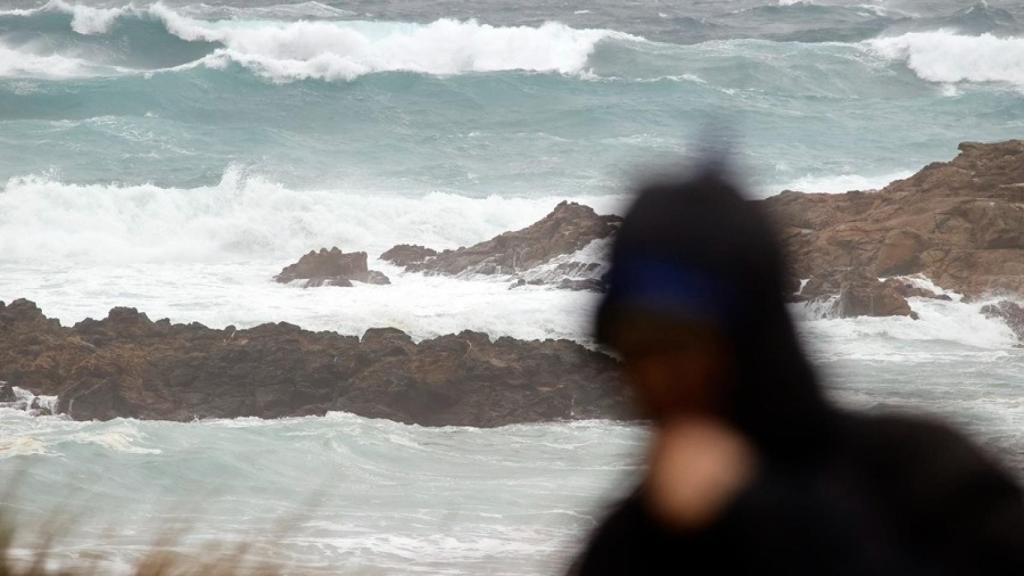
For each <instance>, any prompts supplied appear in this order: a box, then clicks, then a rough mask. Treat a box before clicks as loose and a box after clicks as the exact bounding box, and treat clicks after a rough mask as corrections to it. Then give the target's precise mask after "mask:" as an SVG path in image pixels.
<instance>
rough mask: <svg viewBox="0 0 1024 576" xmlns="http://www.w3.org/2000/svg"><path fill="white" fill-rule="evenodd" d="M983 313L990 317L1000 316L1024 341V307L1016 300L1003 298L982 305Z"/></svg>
mask: <svg viewBox="0 0 1024 576" xmlns="http://www.w3.org/2000/svg"><path fill="white" fill-rule="evenodd" d="M981 313H982V314H984V315H985V316H987V317H989V318H998V319H1000V320H1002V321H1004V322H1006V325H1007V326H1009V327H1010V330H1013V333H1014V334H1016V335H1017V339H1018V340H1020V341H1021V342H1024V307H1021V305H1020V304H1017V303H1016V302H1010V301H1009V300H1001V301H999V302H997V303H995V304H986V305H984V306H982V307H981Z"/></svg>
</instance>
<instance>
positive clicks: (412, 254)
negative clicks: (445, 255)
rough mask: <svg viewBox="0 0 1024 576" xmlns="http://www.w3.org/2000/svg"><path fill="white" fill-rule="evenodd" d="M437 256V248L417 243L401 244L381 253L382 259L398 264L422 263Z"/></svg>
mask: <svg viewBox="0 0 1024 576" xmlns="http://www.w3.org/2000/svg"><path fill="white" fill-rule="evenodd" d="M434 256H437V250H434V249H431V248H427V247H425V246H419V245H417V244H399V245H397V246H394V247H392V248H391V249H390V250H388V251H387V252H384V253H383V254H381V255H380V259H381V260H383V261H385V262H390V263H392V264H394V265H396V266H411V265H414V264H422V263H423V262H426V261H427V260H428V259H430V258H433V257H434Z"/></svg>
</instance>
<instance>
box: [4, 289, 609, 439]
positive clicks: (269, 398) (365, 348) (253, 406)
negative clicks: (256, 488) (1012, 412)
mask: <svg viewBox="0 0 1024 576" xmlns="http://www.w3.org/2000/svg"><path fill="white" fill-rule="evenodd" d="M0 380H6V381H7V382H8V383H9V384H10V385H12V386H18V387H21V388H24V389H27V390H31V391H32V392H33V393H36V394H56V395H58V396H59V400H58V404H57V412H60V413H63V414H67V415H70V416H71V417H72V418H75V419H109V418H114V417H119V416H123V417H133V418H148V419H167V420H192V419H193V418H214V417H217V418H230V417H239V416H259V417H264V418H274V417H282V416H297V415H310V414H323V413H325V412H327V411H329V410H341V411H347V412H352V413H355V414H359V415H362V416H368V417H377V418H389V419H392V420H397V421H400V422H408V423H416V424H422V425H428V426H438V425H467V426H498V425H503V424H510V423H514V422H535V421H547V420H557V419H570V418H623V417H626V416H628V415H627V414H626V412H625V410H626V407H627V406H628V399H627V398H625V396H624V395H625V389H624V387H623V386H622V385H621V384H620V382H619V378H618V365H617V362H616V361H615V360H613V359H612V358H610V357H608V356H607V355H604V354H602V353H599V352H595V351H592V350H589V349H587V348H584V347H583V346H580V345H579V344H576V343H573V342H570V341H567V340H546V341H522V340H516V339H512V338H498V339H497V340H491V339H490V338H489V337H488V336H487V335H486V334H481V333H478V332H469V331H465V332H461V333H459V334H450V335H447V336H441V337H438V338H434V339H431V340H425V341H422V342H419V343H416V342H413V341H412V339H411V338H410V337H409V336H408V335H407V334H405V333H403V332H401V331H399V330H396V329H393V328H381V329H374V330H368V331H367V332H366V333H365V334H364V335H363V337H362V338H361V339H360V338H357V337H355V336H342V335H339V334H336V333H333V332H310V331H307V330H303V329H301V328H299V327H298V326H294V325H291V324H286V323H277V324H264V325H261V326H257V327H254V328H250V329H247V330H236V329H235V328H234V327H227V328H225V329H222V330H216V329H212V328H207V327H205V326H203V325H201V324H197V323H192V324H172V323H171V322H170V321H168V320H159V321H156V322H154V321H151V320H150V319H149V318H148V317H147V316H146V315H145V314H142V313H140V312H138V311H136V310H135V309H132V308H114V309H112V310H111V311H110V314H109V315H108V316H107V317H106V318H105V319H103V320H91V319H90V320H84V321H82V322H79V323H78V324H76V325H75V326H73V327H70V328H68V327H63V326H61V325H60V323H59V322H58V321H56V320H52V319H48V318H46V317H45V316H44V315H43V313H42V312H41V311H40V310H39V308H37V307H36V305H35V304H33V303H32V302H29V301H27V300H16V301H14V302H11V303H10V304H9V305H4V304H3V303H2V302H0Z"/></svg>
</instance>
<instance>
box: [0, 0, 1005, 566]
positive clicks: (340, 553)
mask: <svg viewBox="0 0 1024 576" xmlns="http://www.w3.org/2000/svg"><path fill="white" fill-rule="evenodd" d="M1021 22H1024V5H1021V4H1020V3H1019V2H1016V3H1015V2H989V3H979V4H971V3H969V2H957V1H951V0H904V1H899V0H897V1H887V2H871V3H856V2H820V3H803V2H778V3H775V2H770V3H766V2H757V1H754V0H741V1H735V0H729V1H721V2H702V1H692V2H681V3H673V4H672V5H671V6H667V5H661V4H657V3H628V2H622V1H615V0H598V1H595V2H582V1H581V2H574V1H568V2H558V3H551V2H546V1H542V0H521V1H518V2H515V3H508V2H497V1H494V0H487V1H484V2H473V3H466V2H459V1H455V0H432V1H431V2H405V1H398V0H386V1H383V2H380V1H373V2H371V1H369V0H366V1H363V0H359V1H352V2H333V1H332V2H309V1H307V2H299V3H282V2H272V1H260V2H234V3H232V2H213V3H203V4H199V3H195V2H193V3H188V2H186V1H180V0H178V1H166V2H162V3H156V4H150V3H148V2H141V1H140V2H136V3H134V4H132V5H128V6H126V5H123V4H118V3H114V2H106V3H100V2H96V3H92V4H90V5H83V4H72V3H69V2H64V1H59V0H58V1H52V2H49V3H47V4H45V5H44V4H40V3H38V2H32V1H23V0H15V1H14V2H5V3H3V4H2V5H0V300H5V301H10V300H12V299H15V298H20V297H27V298H30V299H33V300H35V301H36V302H38V303H39V305H40V306H41V307H42V309H43V311H44V312H45V313H46V314H47V315H49V316H51V317H55V318H58V319H60V321H61V322H63V323H64V324H66V325H67V324H71V323H74V322H77V321H80V320H82V319H83V318H86V317H93V318H96V317H103V316H105V314H106V311H107V310H108V309H109V308H111V307H113V306H118V305H128V306H136V307H138V308H139V309H140V310H143V311H146V312H148V313H149V314H150V316H151V317H152V318H154V319H156V318H161V317H169V318H171V319H172V320H174V321H176V322H192V321H199V322H203V323H206V324H208V325H211V326H226V325H228V324H234V325H236V326H252V325H255V324H258V323H261V322H268V321H289V322H293V323H296V324H299V325H301V326H303V327H306V328H309V329H318V330H335V331H338V332H342V333H346V334H359V333H361V332H362V331H363V330H365V329H367V328H369V327H374V326H395V327H398V328H401V329H403V330H406V331H408V332H409V333H410V334H411V335H412V336H413V337H414V338H416V339H421V338H427V337H432V336H435V335H438V334H444V333H450V332H457V331H459V330H462V329H465V328H469V329H474V330H480V331H485V332H488V333H490V334H491V335H492V336H495V337H497V336H502V335H508V336H514V337H519V338H549V337H558V338H571V339H575V340H578V341H581V342H584V343H589V341H590V338H589V333H590V332H589V322H590V319H591V315H592V312H593V308H594V305H595V301H594V297H593V296H592V295H589V294H581V293H569V292H565V291H557V290H549V289H546V288H540V287H527V288H523V289H517V290H514V291H510V290H508V279H507V278H498V279H485V278H474V279H451V278H428V277H423V276H420V275H418V274H412V273H405V272H403V271H401V270H398V269H395V268H393V267H389V266H388V265H387V264H385V263H382V262H380V261H378V260H377V259H376V256H377V255H379V254H380V253H381V252H382V251H384V250H385V249H387V248H388V247H390V246H391V245H393V244H396V243H399V242H412V243H420V244H426V245H430V246H433V247H436V248H454V247H457V246H460V245H467V244H471V243H474V242H477V241H480V240H484V239H487V238H489V237H491V236H494V235H496V234H498V233H501V232H503V231H506V230H510V229H515V228H519V227H522V226H526V225H528V224H530V223H531V222H533V221H536V220H537V219H539V218H541V217H542V216H543V215H544V214H546V213H547V212H548V211H550V210H551V208H552V207H553V206H554V205H555V204H556V203H557V202H558V201H560V200H562V199H566V198H568V199H573V200H577V201H581V202H585V203H587V204H589V205H591V206H594V207H595V208H597V209H598V210H599V211H600V212H621V210H622V207H623V204H624V202H625V201H626V193H625V192H626V189H627V188H626V187H627V186H628V184H629V183H630V182H632V181H633V180H634V179H635V178H636V177H637V175H638V174H640V173H642V172H643V171H645V170H646V169H650V168H658V169H661V168H664V167H665V166H674V165H678V164H680V163H684V162H685V161H686V160H687V159H688V158H692V157H693V156H695V155H700V154H702V153H703V152H702V150H705V149H707V148H714V149H718V150H728V151H730V153H731V155H732V157H733V159H734V162H735V164H736V165H737V166H738V167H739V168H740V171H741V172H742V173H743V174H744V175H745V177H746V180H747V182H748V183H749V184H750V186H751V188H752V189H753V190H754V192H755V193H756V194H757V195H762V196H763V195H768V194H772V193H775V192H778V191H779V190H781V189H783V188H794V189H800V190H807V191H825V192H837V191H844V190H847V189H866V188H875V187H878V186H881V185H884V184H885V183H887V182H889V181H890V180H892V179H894V178H899V177H903V176H906V175H909V174H910V173H912V172H914V171H916V170H918V169H919V168H920V167H922V166H923V165H925V164H927V163H928V162H932V161H936V160H946V159H949V158H952V157H953V156H954V155H955V153H956V145H957V143H959V142H961V141H964V140H998V139H1003V138H1012V137H1021V136H1022V135H1024V126H1022V123H1024V31H1022V29H1021ZM332 245H337V246H340V247H342V248H343V249H345V250H346V251H349V250H366V251H368V252H369V254H370V259H371V267H373V268H375V269H380V270H383V271H385V272H386V273H387V274H388V275H389V276H390V277H391V279H392V281H393V284H392V285H391V286H372V287H371V286H360V287H356V288H352V289H346V290H301V289H298V288H296V287H293V286H284V285H279V284H276V283H274V282H272V281H271V277H272V276H273V275H274V274H275V273H276V272H277V271H279V270H280V268H281V267H283V266H284V265H285V264H287V263H289V262H291V261H294V259H295V258H296V257H297V256H299V255H301V254H303V253H305V252H307V251H308V250H310V249H312V248H319V247H321V246H332ZM954 296H955V295H954ZM982 304H983V303H982V302H979V303H974V304H970V303H963V302H960V301H958V300H957V299H956V298H955V297H954V298H953V300H951V301H949V302H941V301H925V300H916V299H915V300H912V302H911V306H912V307H913V308H914V310H915V312H917V313H918V314H919V315H920V320H916V321H915V320H911V319H909V318H862V319H849V320H835V319H827V318H822V317H820V315H817V314H815V312H814V310H808V309H802V308H794V310H793V311H794V313H795V314H797V315H798V316H800V317H801V318H802V321H801V323H800V326H801V330H802V332H803V334H804V337H805V340H806V341H807V343H808V345H809V347H810V349H811V350H812V352H813V356H814V358H815V360H816V362H817V363H818V365H819V366H820V368H821V370H822V372H823V374H824V375H825V376H826V381H827V383H828V386H829V390H830V392H831V393H832V394H833V396H834V397H835V398H836V400H837V401H839V402H841V403H843V404H844V405H848V406H852V407H856V408H859V409H867V410H879V409H893V408H895V409H915V410H923V411H926V412H929V413H933V414H938V415H941V416H943V417H945V418H948V419H950V420H952V421H954V422H955V423H956V424H958V425H960V426H962V427H963V428H964V429H965V430H966V431H967V432H968V433H969V434H971V435H972V436H973V437H974V438H976V439H977V440H978V441H979V442H980V443H981V444H982V445H984V446H985V447H986V448H987V449H990V450H992V451H995V452H998V453H999V454H1001V455H1002V456H1003V457H1004V458H1005V459H1006V461H1007V462H1008V464H1009V465H1010V466H1011V467H1012V468H1013V469H1014V470H1015V471H1017V472H1018V473H1021V471H1024V450H1022V448H1021V447H1022V446H1024V441H1022V437H1021V432H1020V431H1021V430H1022V429H1024V428H1022V426H1024V402H1022V401H1021V400H1020V399H1021V398H1022V397H1024V396H1022V394H1021V392H1022V386H1021V380H1020V377H1019V375H1020V374H1021V371H1022V369H1024V354H1022V352H1021V350H1020V349H1019V348H1017V347H1015V343H1016V341H1015V339H1014V337H1013V335H1012V334H1011V333H1010V331H1009V330H1008V329H1007V328H1006V327H1005V326H1004V325H1002V324H1001V323H999V322H995V321H991V320H987V319H985V318H983V317H982V316H981V315H980V314H979V308H980V306H981V305H982ZM643 441H644V431H643V430H642V429H639V428H635V427H630V426H621V425H616V424H612V423H608V422H586V423H574V424H566V423H551V424H541V425H529V426H513V427H507V428H503V429H498V430H477V429H470V428H451V429H421V428H417V427H409V426H403V425H399V424H395V423H391V422H386V421H372V420H366V419H362V418H358V417H354V416H351V415H345V414H332V415H330V416H328V417H326V418H303V419H290V420H281V421H271V422H260V421H251V420H241V421H214V422H198V423H188V424H180V423H165V422H136V421H125V420H117V421H113V422H108V423H97V422H92V423H77V422H70V421H66V420H63V419H61V418H58V417H32V416H29V415H27V414H26V413H25V412H22V411H17V410H13V409H10V408H0V474H2V475H4V476H3V478H10V477H11V476H10V475H13V474H16V473H18V472H19V471H24V473H25V476H24V477H23V480H22V483H21V484H20V488H19V492H18V495H17V496H16V497H8V498H6V500H7V502H6V503H7V504H8V505H11V506H13V508H14V509H16V511H17V513H18V515H19V516H18V517H19V525H20V526H24V527H26V529H25V530H24V531H23V532H22V534H26V536H24V537H23V539H22V540H20V541H19V543H18V546H19V547H21V548H31V546H32V544H33V542H32V541H31V534H32V529H33V528H34V527H38V526H39V525H40V524H41V523H43V522H44V521H45V520H46V519H47V518H49V517H50V516H51V515H52V514H53V511H54V510H65V509H66V510H72V511H81V512H82V515H81V516H80V517H81V518H83V519H84V521H83V522H81V523H79V524H77V525H75V526H74V527H73V529H72V530H71V532H70V533H69V534H67V537H66V538H65V539H63V540H62V541H61V542H59V543H58V544H57V547H56V551H55V554H56V556H57V558H58V559H60V560H62V561H75V559H81V558H83V557H85V555H87V554H98V555H99V558H100V559H101V561H102V562H103V566H104V568H105V569H109V571H112V572H116V571H118V570H123V569H124V567H125V566H126V563H130V562H131V561H132V559H135V558H138V556H139V555H140V554H141V553H142V552H143V550H144V549H145V548H146V547H147V546H148V545H149V544H150V543H152V542H153V541H154V540H155V538H157V537H158V536H159V535H160V533H161V531H162V530H164V529H166V528H167V526H169V525H170V526H177V525H178V524H179V523H184V524H188V528H189V530H188V531H187V534H189V535H188V536H187V537H186V538H185V542H183V543H182V544H183V545H185V547H186V548H188V547H190V546H193V545H194V546H200V545H202V544H203V543H206V542H210V541H217V540H220V541H224V540H227V541H234V540H238V539H245V540H249V541H256V542H258V545H257V547H256V548H255V551H254V553H255V554H256V555H257V556H259V557H261V558H269V559H274V560H278V561H283V562H287V563H292V564H295V565H299V566H303V567H306V568H318V567H319V568H331V569H345V570H346V572H347V573H357V574H408V573H416V572H419V573H430V574H480V573H483V572H486V573H492V574H518V575H525V574H550V573H552V572H556V571H557V570H558V569H559V568H560V567H561V566H563V565H564V563H565V561H566V559H567V558H568V556H569V555H571V553H572V549H573V547H574V546H575V544H576V543H577V541H578V539H579V538H580V537H581V535H582V534H583V533H585V532H586V530H587V529H588V528H589V527H590V526H592V525H593V522H594V518H595V517H597V516H598V515H599V514H600V510H601V508H600V507H601V505H602V503H603V502H605V501H606V500H607V498H609V497H610V496H611V495H614V494H617V493H621V492H622V491H623V490H624V489H626V488H627V487H628V484H629V482H630V480H631V479H633V478H635V475H636V474H637V468H636V462H637V460H638V454H639V453H640V450H641V449H642V445H643ZM69 501H70V502H72V503H73V504H74V505H68V503H69ZM282 518H284V519H286V520H289V521H290V522H291V524H290V525H289V530H288V533H287V536H286V537H282V538H271V539H267V538H265V537H264V536H266V535H267V534H274V530H275V528H273V526H274V525H275V522H277V521H279V520H280V519H282ZM254 533H255V534H260V535H262V536H254Z"/></svg>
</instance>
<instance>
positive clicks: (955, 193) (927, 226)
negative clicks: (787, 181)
mask: <svg viewBox="0 0 1024 576" xmlns="http://www.w3.org/2000/svg"><path fill="white" fill-rule="evenodd" d="M763 202H764V206H765V208H766V209H767V210H768V211H769V213H771V214H772V216H773V217H774V219H775V220H776V222H777V225H778V226H779V228H780V231H781V235H782V238H783V242H784V244H785V247H786V250H787V252H788V254H789V259H790V262H791V268H792V272H791V273H792V278H791V279H790V280H789V282H788V284H789V285H794V284H795V280H796V279H799V278H810V279H811V281H810V282H809V283H808V284H807V285H806V286H805V287H804V292H802V293H801V298H803V299H807V298H813V297H817V296H818V295H819V294H820V293H825V292H827V291H829V290H835V288H836V285H837V282H836V278H837V277H838V275H841V274H842V273H843V272H842V271H843V270H847V269H863V270H870V271H872V273H873V274H875V275H877V276H889V275H909V274H923V275H925V276H927V277H928V278H929V279H931V280H932V281H933V282H935V283H936V284H938V285H940V286H942V287H943V288H945V289H948V290H953V291H956V292H960V293H962V294H965V295H966V296H967V297H968V298H969V299H970V298H978V297H980V296H982V295H984V294H986V293H993V292H996V293H997V292H1006V293H1014V294H1024V141H1021V140H1010V141H1007V142H998V143H993V144H977V143H964V144H961V146H960V155H959V156H957V157H956V158H955V159H953V160H952V161H950V162H937V163H934V164H930V165H928V166H926V167H925V168H924V169H922V170H921V171H920V172H918V173H917V174H915V175H913V176H911V177H910V178H907V179H905V180H898V181H896V182H893V183H891V184H889V185H888V186H886V187H885V188H883V189H881V190H879V191H877V192H848V193H846V194H800V193H796V192H783V193H782V194H779V195H778V196H774V197H772V198H768V199H766V200H764V201H763ZM832 293H833V294H834V293H836V292H832ZM892 301H893V302H896V301H895V299H893V300H892ZM894 309H895V310H901V311H902V310H905V309H904V308H903V306H895V308H894Z"/></svg>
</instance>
